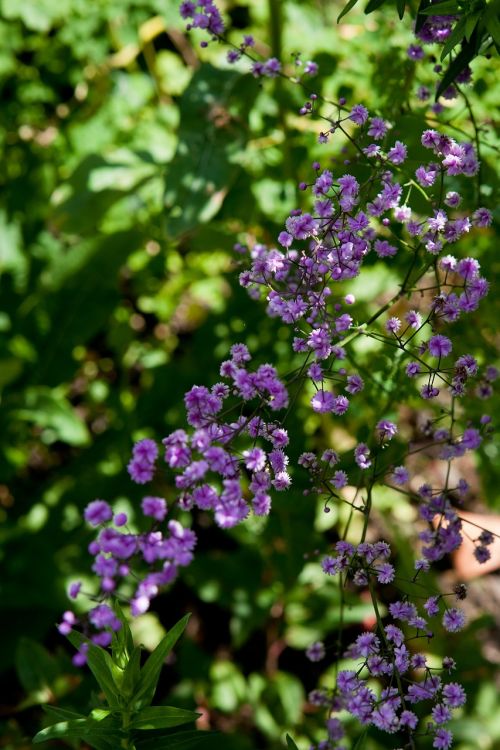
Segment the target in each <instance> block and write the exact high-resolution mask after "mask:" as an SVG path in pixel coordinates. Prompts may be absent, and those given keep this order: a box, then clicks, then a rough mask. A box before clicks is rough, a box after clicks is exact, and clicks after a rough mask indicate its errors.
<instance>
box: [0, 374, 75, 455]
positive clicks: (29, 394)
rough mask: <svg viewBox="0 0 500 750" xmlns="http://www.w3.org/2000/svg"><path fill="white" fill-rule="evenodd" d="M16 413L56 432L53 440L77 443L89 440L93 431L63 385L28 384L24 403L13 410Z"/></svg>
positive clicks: (17, 417)
mask: <svg viewBox="0 0 500 750" xmlns="http://www.w3.org/2000/svg"><path fill="white" fill-rule="evenodd" d="M12 416H13V417H15V418H16V419H20V420H23V421H25V422H30V423H32V424H35V425H37V426H38V427H41V428H42V429H46V430H50V431H51V432H52V433H53V440H52V441H51V442H54V440H61V441H62V442H64V443H68V445H75V446H80V445H87V444H88V443H89V432H88V430H87V427H86V425H85V423H84V422H83V421H82V420H81V419H80V417H79V416H78V415H77V414H76V412H75V410H74V409H73V407H72V405H71V404H70V403H69V401H68V400H67V399H66V397H65V395H64V393H63V392H62V391H61V389H58V388H54V389H51V388H46V387H45V386H38V387H33V388H28V389H27V390H26V392H25V395H24V403H23V404H22V406H21V407H20V408H18V409H14V410H13V411H12Z"/></svg>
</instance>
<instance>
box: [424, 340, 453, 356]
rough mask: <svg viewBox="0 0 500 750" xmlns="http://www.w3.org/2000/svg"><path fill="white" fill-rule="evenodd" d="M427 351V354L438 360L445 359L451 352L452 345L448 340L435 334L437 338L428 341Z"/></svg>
mask: <svg viewBox="0 0 500 750" xmlns="http://www.w3.org/2000/svg"><path fill="white" fill-rule="evenodd" d="M428 349H429V354H431V355H432V356H433V357H436V359H440V358H441V357H446V356H447V355H448V354H449V353H450V352H451V350H452V344H451V341H450V339H449V338H447V337H446V336H442V335H441V334H437V336H433V337H432V338H431V339H430V340H429V343H428Z"/></svg>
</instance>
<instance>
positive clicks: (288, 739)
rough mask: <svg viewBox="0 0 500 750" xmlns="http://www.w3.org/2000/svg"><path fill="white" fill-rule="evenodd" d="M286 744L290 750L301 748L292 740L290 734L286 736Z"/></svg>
mask: <svg viewBox="0 0 500 750" xmlns="http://www.w3.org/2000/svg"><path fill="white" fill-rule="evenodd" d="M286 746H287V748H288V750H299V748H298V747H297V745H296V744H295V742H294V741H293V740H292V738H291V737H290V735H289V734H287V736H286Z"/></svg>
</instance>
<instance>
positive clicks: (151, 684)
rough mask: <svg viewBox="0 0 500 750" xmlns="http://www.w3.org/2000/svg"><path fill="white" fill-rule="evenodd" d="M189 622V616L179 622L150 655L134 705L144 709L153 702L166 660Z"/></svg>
mask: <svg viewBox="0 0 500 750" xmlns="http://www.w3.org/2000/svg"><path fill="white" fill-rule="evenodd" d="M188 620H189V615H186V616H185V617H183V618H182V620H179V622H178V623H176V624H175V625H174V627H173V628H171V630H169V631H168V633H167V635H166V636H165V637H164V638H163V639H162V640H161V641H160V643H159V644H158V645H157V647H156V648H155V650H154V651H153V652H152V653H151V654H150V656H149V658H148V660H147V662H146V663H145V665H144V667H143V668H142V670H141V676H140V679H139V684H138V686H137V690H136V692H135V695H134V703H135V705H136V706H138V707H140V708H143V707H144V706H148V705H149V704H150V703H151V701H152V700H153V696H154V694H155V691H156V685H157V683H158V679H159V677H160V672H161V670H162V667H163V665H164V664H165V659H166V658H167V656H168V655H169V653H170V651H171V650H172V648H173V647H174V645H175V644H176V643H177V640H178V638H179V637H180V636H181V635H182V633H183V631H184V628H185V627H186V625H187V622H188Z"/></svg>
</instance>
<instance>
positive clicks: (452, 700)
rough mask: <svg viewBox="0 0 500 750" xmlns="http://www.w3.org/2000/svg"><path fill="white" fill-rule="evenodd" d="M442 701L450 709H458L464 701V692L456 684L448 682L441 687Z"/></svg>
mask: <svg viewBox="0 0 500 750" xmlns="http://www.w3.org/2000/svg"><path fill="white" fill-rule="evenodd" d="M443 666H444V661H443ZM443 700H444V702H445V703H446V704H447V705H448V706H450V708H460V706H463V705H464V703H465V701H466V695H465V690H464V689H463V687H462V686H461V685H459V684H458V682H449V683H448V684H447V685H445V686H444V687H443Z"/></svg>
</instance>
